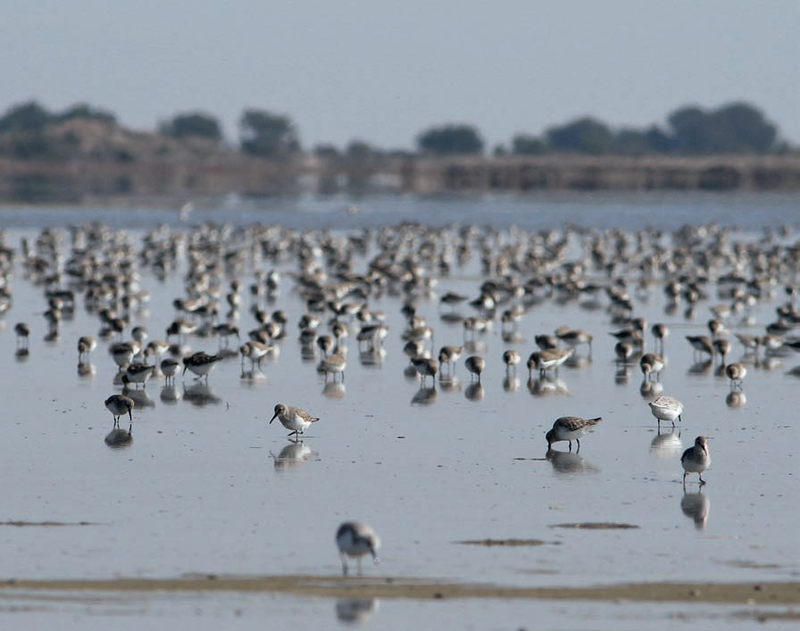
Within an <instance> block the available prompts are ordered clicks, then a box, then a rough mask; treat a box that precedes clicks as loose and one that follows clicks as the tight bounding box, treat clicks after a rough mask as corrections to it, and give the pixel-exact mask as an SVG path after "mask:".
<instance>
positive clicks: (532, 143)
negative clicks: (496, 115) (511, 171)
mask: <svg viewBox="0 0 800 631" xmlns="http://www.w3.org/2000/svg"><path fill="white" fill-rule="evenodd" d="M511 153H513V154H514V155H518V156H540V155H542V154H545V153H547V142H545V140H544V139H543V138H540V137H539V136H531V135H530V134H517V135H516V136H514V137H513V138H512V139H511Z"/></svg>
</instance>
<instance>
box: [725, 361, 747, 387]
mask: <svg viewBox="0 0 800 631" xmlns="http://www.w3.org/2000/svg"><path fill="white" fill-rule="evenodd" d="M725 374H726V375H727V377H728V379H730V380H731V390H735V389H736V388H741V387H742V385H743V384H742V382H743V380H744V378H745V376H746V375H747V366H745V365H744V364H743V363H742V362H734V363H732V364H728V365H727V366H725Z"/></svg>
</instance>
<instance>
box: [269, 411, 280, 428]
mask: <svg viewBox="0 0 800 631" xmlns="http://www.w3.org/2000/svg"><path fill="white" fill-rule="evenodd" d="M277 416H278V413H277V412H275V414H274V415H273V416H272V418H271V419H269V423H268V425H269V424H272V421H274V420H275V419H276V418H277Z"/></svg>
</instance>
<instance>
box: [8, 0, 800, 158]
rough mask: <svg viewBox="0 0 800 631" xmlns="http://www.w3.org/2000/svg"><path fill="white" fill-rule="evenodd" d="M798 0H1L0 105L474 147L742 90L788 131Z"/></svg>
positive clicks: (798, 99)
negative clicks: (468, 138) (251, 112)
mask: <svg viewBox="0 0 800 631" xmlns="http://www.w3.org/2000/svg"><path fill="white" fill-rule="evenodd" d="M798 42H800V0H749V1H748V0H670V1H668V2H665V1H664V0H491V1H480V0H400V1H397V2H387V1H384V0H372V1H369V0H364V1H355V0H291V1H285V0H226V1H225V2H213V1H209V2H202V1H197V0H157V1H155V0H136V1H135V2H125V1H119V0H67V1H64V0H34V1H31V0H5V1H4V2H3V7H2V9H0V86H1V87H0V111H2V112H5V111H6V110H7V109H8V108H9V107H10V106H11V105H14V104H17V103H21V102H23V101H27V100H30V99H35V100H37V101H39V102H40V103H41V104H43V105H44V106H46V107H48V108H50V109H52V110H62V109H64V108H66V107H68V106H70V105H72V104H74V103H77V102H86V103H89V104H90V105H93V106H96V107H101V108H104V109H107V110H110V111H111V112H113V113H114V114H116V116H117V118H118V120H119V121H120V122H121V123H122V124H123V125H125V126H127V127H131V128H134V129H142V130H154V129H155V128H156V125H157V123H158V121H159V120H162V119H165V118H169V117H171V116H173V115H175V114H176V113H183V112H188V111H195V110H201V111H204V112H207V113H209V114H211V115H213V116H216V117H217V118H218V119H219V120H220V122H221V123H222V124H223V126H224V129H225V132H226V135H227V136H228V138H229V139H230V140H232V141H235V140H236V139H237V138H238V132H237V123H238V120H239V118H240V116H241V113H242V111H243V110H244V109H245V108H248V107H252V108H258V109H265V110H269V111H271V112H274V113H279V114H288V115H289V116H290V117H291V118H292V119H293V120H294V122H295V123H296V124H297V127H298V130H299V133H300V139H301V143H302V145H303V146H304V147H305V148H307V149H308V148H311V147H313V146H314V145H316V144H318V143H333V144H335V145H337V146H339V147H343V146H345V145H346V144H347V143H348V142H350V141H351V140H354V139H361V140H365V141H367V142H369V143H370V144H372V145H374V146H377V147H381V148H385V149H389V148H406V149H412V148H414V146H415V138H416V135H417V134H418V133H419V132H420V131H422V130H424V129H426V128H428V127H431V126H434V125H440V124H445V123H468V124H471V125H474V126H475V127H477V129H478V130H479V131H480V132H481V134H482V136H483V137H484V139H485V140H486V142H487V146H488V147H492V146H494V145H495V144H497V143H508V141H509V140H510V138H511V137H512V136H513V135H514V134H516V133H520V132H524V133H532V134H540V133H542V132H543V131H544V130H545V129H546V128H547V127H549V126H552V125H559V124H563V123H565V122H568V121H570V120H572V119H574V118H577V117H579V116H584V115H591V116H594V117H596V118H599V119H600V120H602V121H604V122H606V123H607V124H609V125H612V126H614V127H618V126H621V125H631V126H635V127H644V126H648V125H650V124H652V123H659V124H664V123H665V119H666V117H667V115H668V114H669V113H670V112H672V111H674V110H675V109H677V108H678V107H681V106H683V105H687V104H696V105H700V106H701V107H705V108H715V107H718V106H720V105H722V104H725V103H728V102H731V101H734V100H745V101H748V102H750V103H752V104H754V105H756V106H758V107H759V108H760V109H761V110H762V111H763V112H764V113H765V114H766V115H767V117H768V118H769V119H770V120H771V121H772V122H774V123H776V124H777V125H778V127H779V129H780V132H781V134H782V137H784V138H786V139H788V140H790V141H791V142H792V143H793V144H800V43H798Z"/></svg>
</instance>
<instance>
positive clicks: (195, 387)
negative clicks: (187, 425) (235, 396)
mask: <svg viewBox="0 0 800 631" xmlns="http://www.w3.org/2000/svg"><path fill="white" fill-rule="evenodd" d="M183 400H184V401H188V402H189V403H191V404H192V405H196V406H198V407H203V406H206V405H219V404H220V403H222V399H220V398H219V397H218V396H217V395H215V394H214V391H213V390H212V389H211V387H210V386H209V385H208V384H207V383H206V382H205V381H198V382H197V383H194V384H192V385H191V386H189V387H188V388H187V387H186V384H184V385H183Z"/></svg>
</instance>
